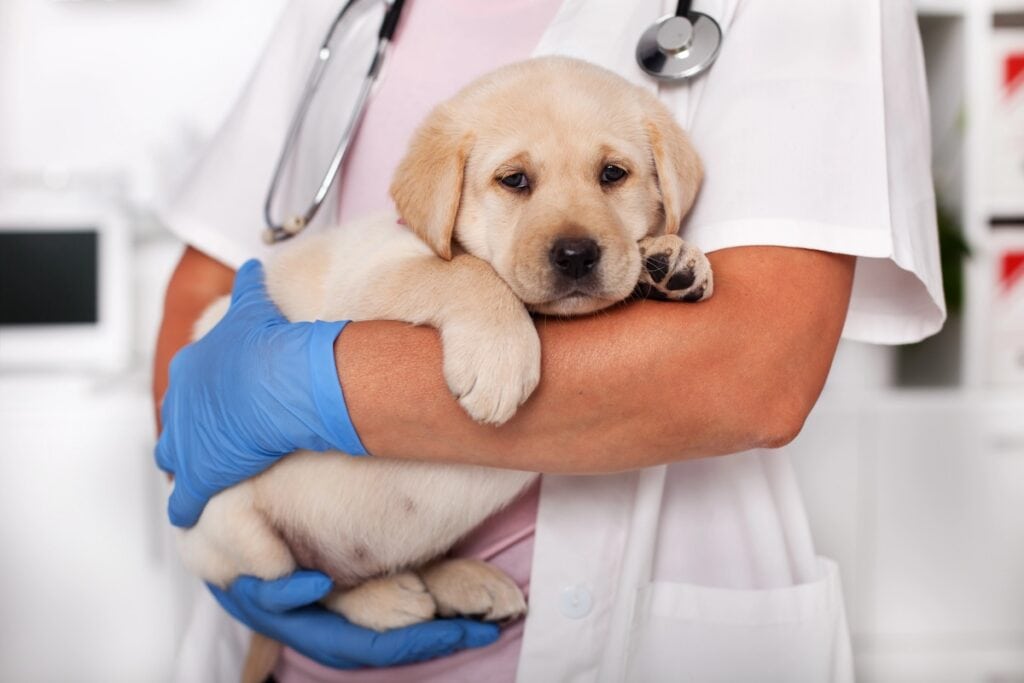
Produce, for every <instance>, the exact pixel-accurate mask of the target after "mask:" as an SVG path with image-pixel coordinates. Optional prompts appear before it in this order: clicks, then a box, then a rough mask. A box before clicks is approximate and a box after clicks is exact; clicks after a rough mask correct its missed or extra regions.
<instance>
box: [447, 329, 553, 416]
mask: <svg viewBox="0 0 1024 683" xmlns="http://www.w3.org/2000/svg"><path fill="white" fill-rule="evenodd" d="M441 336H442V343H443V345H444V377H445V380H446V381H447V383H448V388H449V389H451V392H452V393H453V394H455V397H456V398H457V399H458V400H459V405H461V406H462V407H463V409H464V410H465V411H466V412H467V413H469V416H470V417H472V418H473V419H474V420H476V421H477V422H483V423H486V424H493V425H500V424H503V423H505V422H507V421H508V420H509V419H510V418H511V417H512V416H513V415H515V412H516V409H518V408H519V406H520V405H521V404H522V403H523V401H525V400H526V399H527V398H529V397H530V394H531V393H533V390H534V389H535V388H536V387H537V383H538V382H539V381H540V339H539V338H538V337H537V329H536V328H535V327H534V326H533V321H532V320H531V319H530V316H529V314H528V313H526V310H525V309H523V311H522V314H521V315H520V316H518V319H517V320H515V321H514V322H508V321H507V322H505V323H504V324H498V325H495V324H493V322H488V323H480V322H474V323H464V324H461V325H450V326H447V327H445V328H444V329H443V330H442V332H441Z"/></svg>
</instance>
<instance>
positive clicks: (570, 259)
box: [548, 237, 601, 280]
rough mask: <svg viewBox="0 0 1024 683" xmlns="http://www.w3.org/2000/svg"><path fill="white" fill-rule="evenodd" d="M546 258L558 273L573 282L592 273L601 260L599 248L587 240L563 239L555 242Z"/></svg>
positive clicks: (595, 243)
mask: <svg viewBox="0 0 1024 683" xmlns="http://www.w3.org/2000/svg"><path fill="white" fill-rule="evenodd" d="M548 258H549V259H550V260H551V265H553V266H554V267H555V269H556V270H558V272H560V273H562V274H563V275H565V276H566V277H571V278H572V279H573V280H579V279H580V278H582V277H583V276H585V275H586V274H587V273H589V272H590V271H592V270H593V269H594V266H596V265H597V262H598V261H600V260H601V247H599V246H597V242H595V241H594V240H592V239H589V238H588V239H577V238H569V237H563V238H561V239H558V240H555V244H554V245H553V246H552V247H551V252H550V253H549V254H548Z"/></svg>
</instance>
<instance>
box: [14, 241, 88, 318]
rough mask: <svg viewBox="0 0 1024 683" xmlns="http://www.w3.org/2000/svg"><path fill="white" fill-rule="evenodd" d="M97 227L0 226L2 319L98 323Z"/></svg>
mask: <svg viewBox="0 0 1024 683" xmlns="http://www.w3.org/2000/svg"><path fill="white" fill-rule="evenodd" d="M98 243H99V238H98V233H97V231H96V230H95V229H89V228H81V229H61V230H48V229H47V230H29V229H25V230H19V229H16V228H11V227H7V226H4V228H3V229H0V325H54V324H68V323H96V322H97V321H98V315H99V311H98V308H99V305H98V301H99V281H98V272H99V267H98V265H99V264H98V260H99V249H98V248H99V244H98Z"/></svg>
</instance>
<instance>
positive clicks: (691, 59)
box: [636, 12, 722, 81]
mask: <svg viewBox="0 0 1024 683" xmlns="http://www.w3.org/2000/svg"><path fill="white" fill-rule="evenodd" d="M721 46H722V29H721V28H719V26H718V22H716V21H715V20H714V19H712V18H711V17H709V16H708V15H706V14H701V13H700V12H687V13H686V14H685V16H676V15H670V16H667V17H663V18H662V19H659V20H658V21H657V22H655V23H654V24H652V25H651V27H650V28H648V29H647V30H646V31H644V33H643V35H642V36H640V42H639V43H638V44H637V46H636V61H637V63H638V64H639V65H640V68H641V69H643V70H644V71H645V72H647V73H648V74H650V75H651V76H653V77H654V78H657V79H660V80H665V81H681V80H684V79H686V78H691V77H693V76H696V75H697V74H699V73H701V72H703V71H704V70H706V69H707V68H708V67H710V66H711V64H712V62H714V61H715V57H717V56H718V49H719V48H720V47H721Z"/></svg>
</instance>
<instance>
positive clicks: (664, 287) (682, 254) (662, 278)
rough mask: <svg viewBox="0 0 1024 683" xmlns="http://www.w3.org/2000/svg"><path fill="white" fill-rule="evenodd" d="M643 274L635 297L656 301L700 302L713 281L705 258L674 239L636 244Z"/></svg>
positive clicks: (662, 237) (667, 237)
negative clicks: (638, 248) (641, 261)
mask: <svg viewBox="0 0 1024 683" xmlns="http://www.w3.org/2000/svg"><path fill="white" fill-rule="evenodd" d="M638 245H639V247H640V258H641V259H642V260H643V265H644V267H643V270H642V271H641V273H640V281H639V282H638V283H637V286H636V294H637V295H638V296H640V297H643V298H646V299H657V300H659V301H704V300H705V299H707V298H710V297H711V294H712V292H713V290H714V278H713V277H712V274H711V264H710V263H709V262H708V258H707V256H705V255H704V253H703V252H702V251H701V250H700V249H698V248H697V247H694V246H692V245H690V244H687V243H686V242H684V241H683V240H682V238H681V237H679V236H678V235H660V236H658V237H645V238H643V239H642V240H640V241H639V243H638Z"/></svg>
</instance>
